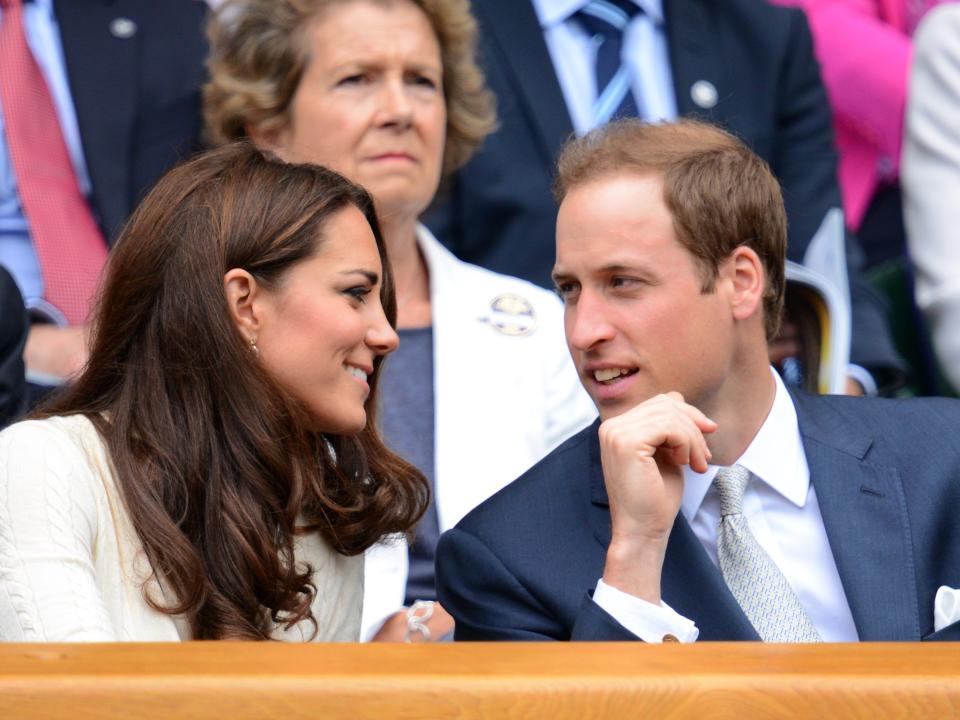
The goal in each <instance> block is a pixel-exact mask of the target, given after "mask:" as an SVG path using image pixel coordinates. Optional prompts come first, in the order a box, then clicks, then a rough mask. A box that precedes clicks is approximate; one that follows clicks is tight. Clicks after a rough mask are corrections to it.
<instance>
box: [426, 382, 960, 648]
mask: <svg viewBox="0 0 960 720" xmlns="http://www.w3.org/2000/svg"><path fill="white" fill-rule="evenodd" d="M794 401H795V404H796V408H797V416H798V419H799V425H800V432H801V436H802V439H803V446H804V449H805V452H806V456H807V461H808V463H809V466H810V479H811V482H812V483H813V485H814V487H815V488H816V492H817V500H818V502H819V505H820V510H821V513H822V515H823V522H824V526H825V527H826V531H827V537H828V538H829V541H830V547H831V550H832V551H833V555H834V558H835V559H836V563H837V570H838V571H839V574H840V579H841V582H842V584H843V588H844V592H845V594H846V597H847V601H848V603H849V605H850V610H851V611H852V613H853V619H854V622H855V624H856V628H857V632H858V634H859V637H860V639H861V640H885V641H892V640H960V623H954V624H953V625H950V626H949V627H947V628H944V629H942V630H941V631H940V632H937V633H935V632H934V630H933V606H934V596H935V594H936V591H937V589H938V588H939V587H940V586H941V585H949V586H950V587H954V588H957V587H960V519H958V514H957V508H958V507H960V438H958V435H957V433H956V431H955V429H956V428H957V427H960V402H957V401H954V400H945V399H916V400H881V399H865V398H847V397H839V396H812V395H804V394H796V395H795V396H794ZM609 542H610V512H609V504H608V501H607V493H606V489H605V486H604V482H603V475H602V472H601V468H600V448H599V442H598V438H597V424H594V425H593V426H591V427H589V428H587V429H586V430H584V431H583V432H581V433H579V434H578V435H575V436H574V437H573V438H571V439H570V440H568V441H567V442H566V443H564V444H563V445H561V446H560V447H559V448H557V449H556V450H555V451H554V452H552V453H551V454H550V455H548V456H547V457H546V458H545V459H544V460H542V461H541V462H540V463H538V464H537V465H535V466H534V467H533V468H531V469H530V470H529V471H528V472H527V473H525V474H524V475H523V476H522V477H521V478H520V479H519V480H517V481H515V482H514V483H513V484H511V485H509V486H507V487H506V488H505V489H504V490H502V491H501V492H500V493H498V494H496V495H494V496H493V497H492V498H490V499H489V500H488V501H486V502H485V503H483V504H482V505H480V506H479V507H478V508H476V509H475V510H474V511H473V512H471V513H470V514H469V515H467V516H466V517H465V518H464V519H463V520H462V521H461V522H460V523H459V524H458V525H457V527H456V528H454V529H453V530H450V531H449V532H447V533H446V534H444V535H443V537H442V538H441V540H440V544H439V547H438V549H437V593H438V597H439V599H440V601H441V603H442V604H443V606H444V608H446V609H447V610H448V611H449V612H450V613H451V614H452V615H453V617H454V619H455V620H456V623H457V625H456V638H457V639H458V640H548V639H553V640H568V639H572V640H636V639H637V638H636V636H634V635H633V634H632V633H630V632H629V631H628V630H627V629H626V628H624V627H623V626H622V625H620V624H619V623H618V622H617V621H616V620H614V619H613V618H612V617H611V616H610V615H608V614H607V613H606V612H605V611H603V610H602V609H601V608H600V607H599V606H598V605H596V604H595V603H594V602H593V601H592V600H591V599H590V595H591V593H592V591H593V588H594V587H595V585H596V582H597V580H598V578H600V577H601V576H602V574H603V566H604V560H605V557H606V549H607V546H608V545H609ZM662 596H663V600H664V601H665V602H666V603H667V604H668V605H670V606H671V607H673V608H674V609H675V610H676V611H677V612H678V613H680V614H681V615H683V616H685V617H688V618H690V619H691V620H693V621H694V622H696V624H697V626H698V627H699V628H700V639H701V640H756V639H758V638H757V634H756V632H755V631H754V629H753V627H752V626H751V625H750V622H749V621H748V620H747V618H746V616H745V615H744V614H743V611H742V610H741V609H740V606H739V605H738V604H737V601H736V600H735V599H734V598H733V596H732V595H731V594H730V591H729V590H728V588H727V586H726V584H725V583H724V581H723V578H722V576H721V575H720V571H719V569H718V568H717V567H716V565H714V564H713V562H712V561H711V560H710V558H709V556H708V555H707V553H706V551H705V550H704V549H703V546H702V545H701V544H700V541H699V540H698V539H697V537H696V536H695V535H694V533H693V531H692V530H691V528H690V526H689V525H688V524H687V522H686V520H685V518H684V517H683V515H682V513H681V514H678V516H677V520H676V522H675V524H674V528H673V532H672V534H671V536H670V539H669V543H668V546H667V553H666V558H665V561H664V566H663V579H662Z"/></svg>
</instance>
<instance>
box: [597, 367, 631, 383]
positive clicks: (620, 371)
mask: <svg viewBox="0 0 960 720" xmlns="http://www.w3.org/2000/svg"><path fill="white" fill-rule="evenodd" d="M635 372H637V368H602V369H600V370H594V371H593V379H594V380H596V381H597V382H598V383H600V384H601V385H612V384H613V383H615V382H616V381H617V380H619V379H620V378H622V377H628V376H630V375H633V374H634V373H635Z"/></svg>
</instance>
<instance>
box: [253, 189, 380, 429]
mask: <svg viewBox="0 0 960 720" xmlns="http://www.w3.org/2000/svg"><path fill="white" fill-rule="evenodd" d="M382 280H383V269H382V267H381V265H380V255H379V253H378V252H377V245H376V241H375V240H374V237H373V232H372V230H371V229H370V224H369V223H368V222H367V219H366V218H365V217H364V216H363V214H362V213H361V212H360V211H359V210H358V209H357V208H355V207H353V206H350V207H348V208H345V209H343V210H341V211H340V212H338V213H337V214H335V215H334V216H332V217H331V218H330V219H329V220H328V221H327V223H326V225H325V226H324V229H323V239H322V241H321V242H320V244H319V249H318V250H317V252H316V253H314V254H313V255H311V256H310V257H309V258H307V259H305V260H302V261H301V262H299V263H297V264H296V265H294V266H293V267H292V268H291V269H290V270H289V271H288V272H287V273H286V274H285V275H284V276H283V278H282V280H281V282H280V284H279V285H278V287H276V288H274V289H273V290H266V289H262V290H261V292H260V293H259V295H258V300H257V301H255V303H256V316H257V320H258V324H259V328H258V330H257V339H256V343H257V347H258V348H259V350H260V362H261V363H262V364H263V366H264V368H265V369H266V370H267V372H268V373H269V374H270V375H271V376H272V377H273V378H274V380H276V381H277V382H278V383H280V385H282V386H283V387H284V388H285V389H286V390H287V392H289V393H290V394H291V395H293V396H294V397H295V398H296V399H298V400H299V401H300V402H302V403H303V404H304V405H305V406H306V407H307V408H308V410H309V411H310V413H311V414H312V415H313V417H314V419H315V421H316V423H317V429H318V430H319V431H321V432H327V433H332V434H338V435H349V434H353V433H357V432H359V431H360V430H362V429H363V427H364V425H366V422H367V413H366V408H365V403H366V400H367V396H368V395H369V394H370V386H369V385H368V384H367V377H368V376H369V375H370V373H372V372H373V361H374V358H376V357H377V356H378V355H385V354H387V353H390V352H393V351H394V350H395V349H396V347H397V343H398V339H397V334H396V333H395V332H394V331H393V328H392V327H390V323H389V322H387V318H386V315H384V311H383V305H382V304H381V303H380V283H381V282H382Z"/></svg>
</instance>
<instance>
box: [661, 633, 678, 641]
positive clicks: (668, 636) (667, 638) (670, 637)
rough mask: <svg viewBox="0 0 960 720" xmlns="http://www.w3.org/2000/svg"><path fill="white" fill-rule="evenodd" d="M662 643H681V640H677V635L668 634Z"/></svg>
mask: <svg viewBox="0 0 960 720" xmlns="http://www.w3.org/2000/svg"><path fill="white" fill-rule="evenodd" d="M662 642H665V643H668V642H680V640H679V639H678V638H677V636H676V635H671V634H670V633H667V634H666V635H664V636H663V641H662Z"/></svg>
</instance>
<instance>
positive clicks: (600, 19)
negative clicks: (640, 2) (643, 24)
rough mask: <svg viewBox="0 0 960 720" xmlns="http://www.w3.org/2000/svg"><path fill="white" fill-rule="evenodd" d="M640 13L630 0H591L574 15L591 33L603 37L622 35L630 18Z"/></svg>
mask: <svg viewBox="0 0 960 720" xmlns="http://www.w3.org/2000/svg"><path fill="white" fill-rule="evenodd" d="M638 13H640V8H639V6H637V4H636V3H635V2H633V1H632V0H591V1H590V2H588V3H587V4H586V5H584V6H583V7H582V8H580V9H579V10H577V12H576V13H574V17H575V18H576V19H577V21H578V22H579V23H580V24H581V25H582V26H583V29H584V30H586V31H587V32H588V33H590V34H591V35H600V36H601V37H603V38H604V39H606V38H608V37H610V36H611V35H614V34H616V35H622V34H623V31H624V29H626V27H627V25H629V24H630V20H631V19H632V18H633V17H634V16H635V15H637V14H638Z"/></svg>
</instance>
